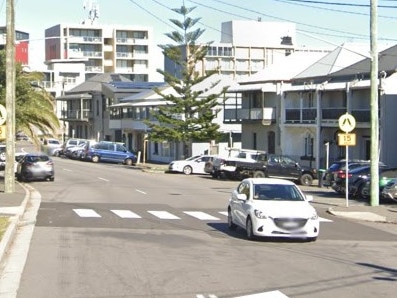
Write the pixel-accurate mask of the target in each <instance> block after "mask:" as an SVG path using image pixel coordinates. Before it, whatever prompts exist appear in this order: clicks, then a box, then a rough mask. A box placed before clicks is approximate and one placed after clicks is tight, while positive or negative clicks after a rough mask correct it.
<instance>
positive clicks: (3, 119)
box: [0, 105, 7, 125]
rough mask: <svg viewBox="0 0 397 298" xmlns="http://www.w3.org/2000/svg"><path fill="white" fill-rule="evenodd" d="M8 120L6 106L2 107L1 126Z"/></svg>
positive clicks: (0, 114)
mask: <svg viewBox="0 0 397 298" xmlns="http://www.w3.org/2000/svg"><path fill="white" fill-rule="evenodd" d="M6 118H7V110H6V108H5V106H3V105H0V125H3V124H4V123H5V122H6Z"/></svg>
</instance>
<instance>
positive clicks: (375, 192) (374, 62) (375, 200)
mask: <svg viewBox="0 0 397 298" xmlns="http://www.w3.org/2000/svg"><path fill="white" fill-rule="evenodd" d="M377 13H378V12H377V0H371V13H370V15H371V21H370V28H371V202H370V203H371V206H379V115H378V110H379V103H378V49H377Z"/></svg>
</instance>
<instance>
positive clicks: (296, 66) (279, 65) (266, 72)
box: [239, 52, 327, 87]
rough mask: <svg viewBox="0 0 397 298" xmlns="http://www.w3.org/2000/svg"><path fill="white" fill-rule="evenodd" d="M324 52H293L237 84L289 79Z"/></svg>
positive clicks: (324, 53)
mask: <svg viewBox="0 0 397 298" xmlns="http://www.w3.org/2000/svg"><path fill="white" fill-rule="evenodd" d="M326 54H327V53H326V52H314V53H312V52H294V53H292V54H291V55H289V56H286V57H285V58H284V59H282V60H280V61H278V62H276V63H274V64H272V65H270V66H268V67H266V68H265V69H263V70H260V71H258V72H257V73H255V74H253V75H252V76H250V77H248V78H245V79H243V80H241V81H239V84H240V85H241V87H243V85H244V84H253V83H262V82H269V81H272V82H274V81H289V80H290V79H291V78H292V77H294V76H295V75H297V74H298V73H300V72H301V71H302V70H303V69H305V68H307V67H308V66H310V65H311V64H313V63H314V62H316V61H317V60H319V59H320V58H322V57H324V55H326Z"/></svg>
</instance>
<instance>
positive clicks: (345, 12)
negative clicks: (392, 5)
mask: <svg viewBox="0 0 397 298" xmlns="http://www.w3.org/2000/svg"><path fill="white" fill-rule="evenodd" d="M273 1H275V2H281V3H285V4H288V5H296V6H301V7H308V8H314V9H318V10H325V11H333V12H340V13H344V14H351V15H360V16H365V17H369V14H368V13H362V12H357V11H347V10H340V9H332V8H325V7H319V6H313V5H308V4H302V3H296V2H295V3H291V2H290V0H273ZM378 18H382V19H392V20H397V17H391V16H384V15H378Z"/></svg>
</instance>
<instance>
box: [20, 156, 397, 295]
mask: <svg viewBox="0 0 397 298" xmlns="http://www.w3.org/2000/svg"><path fill="white" fill-rule="evenodd" d="M54 159H55V162H56V178H55V182H32V183H30V185H31V186H33V187H34V188H35V189H37V190H38V191H39V192H40V194H41V204H40V207H39V210H38V213H37V221H36V225H35V228H34V231H33V235H32V238H31V242H30V247H29V254H28V256H27V260H26V264H25V268H24V270H23V273H22V276H21V281H20V285H19V290H18V295H17V297H19V298H25V297H28V298H36V297H37V298H39V297H40V298H44V297H51V298H53V297H200V298H201V297H212V298H214V297H238V296H240V297H241V296H246V295H252V294H258V293H263V296H262V297H332V298H334V297H338V296H339V297H374V296H376V297H393V296H394V295H395V283H396V280H397V271H396V268H397V257H396V254H395V253H394V250H395V247H396V245H397V235H396V233H393V232H392V230H391V229H390V227H388V226H387V227H386V228H385V226H384V225H383V226H382V227H379V224H376V223H374V224H362V223H360V222H355V221H349V220H346V219H342V218H335V217H332V215H330V214H327V212H326V210H327V208H328V205H327V204H326V202H325V201H324V202H325V203H324V202H323V201H322V200H330V198H327V199H322V198H315V202H316V203H314V206H315V207H316V209H317V211H318V213H319V215H320V217H321V218H322V222H321V231H320V236H319V238H318V240H317V241H316V242H314V243H306V242H300V241H286V240H283V241H276V240H258V241H254V242H251V241H247V240H246V239H245V236H244V235H245V234H244V231H242V230H237V231H235V232H229V231H228V230H227V221H226V213H225V211H226V205H227V201H228V197H229V194H230V192H231V190H232V188H233V187H235V186H237V182H236V181H222V180H216V179H211V178H209V177H207V176H185V175H178V174H163V173H145V172H142V171H140V170H138V169H136V168H134V167H126V166H121V165H113V164H93V163H87V162H80V161H72V160H67V159H61V158H54ZM331 200H332V198H331ZM392 228H393V229H395V226H393V227H392ZM265 294H267V295H269V296H265Z"/></svg>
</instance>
